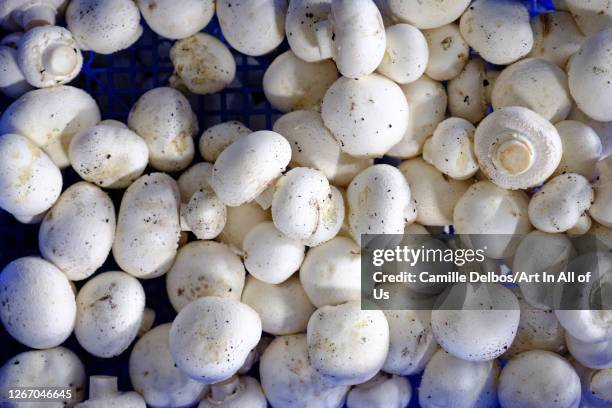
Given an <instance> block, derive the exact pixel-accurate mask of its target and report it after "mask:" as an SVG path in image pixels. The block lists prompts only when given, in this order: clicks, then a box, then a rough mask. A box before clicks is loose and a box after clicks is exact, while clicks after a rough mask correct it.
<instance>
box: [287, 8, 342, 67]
mask: <svg viewBox="0 0 612 408" xmlns="http://www.w3.org/2000/svg"><path fill="white" fill-rule="evenodd" d="M330 11H331V0H292V1H290V2H289V7H288V9H287V17H286V19H285V32H286V34H287V40H288V42H289V47H291V51H293V52H294V53H295V55H297V56H298V58H300V59H301V60H304V61H307V62H316V61H321V60H323V59H326V57H325V56H324V55H322V53H321V50H320V48H319V45H318V43H317V31H318V28H317V27H318V26H317V23H319V22H321V21H324V20H326V19H327V18H328V16H329V13H330Z"/></svg>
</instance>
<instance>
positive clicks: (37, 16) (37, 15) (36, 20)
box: [20, 2, 56, 31]
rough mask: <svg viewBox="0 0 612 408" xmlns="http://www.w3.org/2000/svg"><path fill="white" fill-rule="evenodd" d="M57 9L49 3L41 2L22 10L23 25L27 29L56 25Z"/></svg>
mask: <svg viewBox="0 0 612 408" xmlns="http://www.w3.org/2000/svg"><path fill="white" fill-rule="evenodd" d="M55 13H56V10H55V9H54V8H53V7H51V6H50V5H49V4H47V3H44V2H40V3H37V4H34V5H32V6H31V7H28V8H27V9H25V10H23V11H22V12H21V16H20V17H21V18H20V20H21V26H22V27H23V28H24V30H25V31H27V30H29V29H31V28H32V27H37V26H42V25H55Z"/></svg>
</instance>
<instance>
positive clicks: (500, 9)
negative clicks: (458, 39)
mask: <svg viewBox="0 0 612 408" xmlns="http://www.w3.org/2000/svg"><path fill="white" fill-rule="evenodd" d="M460 25H461V35H462V36H463V38H465V40H466V41H467V43H468V44H469V45H470V46H471V47H472V48H474V50H476V51H477V52H478V53H479V54H480V56H481V57H482V58H483V59H484V60H486V61H488V62H492V63H493V64H498V65H506V64H510V63H512V62H514V61H517V60H519V59H520V58H522V57H524V56H525V55H527V54H528V53H529V51H531V48H532V47H533V31H532V30H531V25H530V24H529V11H528V10H527V7H526V6H525V5H523V4H522V3H520V2H515V1H512V0H476V1H474V2H473V3H472V4H471V5H470V7H468V8H467V10H466V12H465V13H463V15H462V16H461V24H460Z"/></svg>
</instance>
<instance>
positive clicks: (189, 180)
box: [176, 162, 213, 203]
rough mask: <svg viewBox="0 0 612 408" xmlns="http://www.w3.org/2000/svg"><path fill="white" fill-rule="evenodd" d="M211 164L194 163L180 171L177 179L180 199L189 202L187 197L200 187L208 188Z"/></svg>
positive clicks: (189, 197)
mask: <svg viewBox="0 0 612 408" xmlns="http://www.w3.org/2000/svg"><path fill="white" fill-rule="evenodd" d="M212 169H213V165H212V164H210V163H206V162H201V163H196V164H194V165H193V166H191V167H189V168H188V169H187V170H185V171H184V172H182V173H181V175H180V176H179V178H178V180H177V181H176V182H177V184H178V188H179V191H180V192H181V201H182V202H183V203H186V202H189V199H191V197H192V196H193V195H194V194H195V193H197V192H198V191H200V190H201V189H209V188H211V187H210V179H211V178H212Z"/></svg>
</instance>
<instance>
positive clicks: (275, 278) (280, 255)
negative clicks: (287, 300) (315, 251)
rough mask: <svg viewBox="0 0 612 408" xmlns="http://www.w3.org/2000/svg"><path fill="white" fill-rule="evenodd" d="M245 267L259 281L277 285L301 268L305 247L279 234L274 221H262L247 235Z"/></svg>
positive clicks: (245, 240) (245, 238)
mask: <svg viewBox="0 0 612 408" xmlns="http://www.w3.org/2000/svg"><path fill="white" fill-rule="evenodd" d="M242 247H243V249H244V265H245V267H246V269H247V270H248V271H249V273H250V274H251V275H253V276H254V277H256V278H257V279H259V280H261V281H263V282H267V283H271V284H277V283H281V282H284V281H285V280H287V279H288V278H289V277H290V276H291V275H293V273H294V272H295V271H297V270H298V269H299V268H300V265H301V264H302V261H303V259H304V245H303V244H302V243H301V242H299V241H297V240H295V239H292V238H289V237H287V236H286V235H284V234H283V233H282V232H281V231H279V230H278V229H277V228H276V227H275V226H274V224H273V223H272V222H262V223H261V224H258V225H257V226H255V227H253V228H251V230H250V231H249V232H248V233H247V234H246V235H245V237H244V243H243V244H242Z"/></svg>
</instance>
